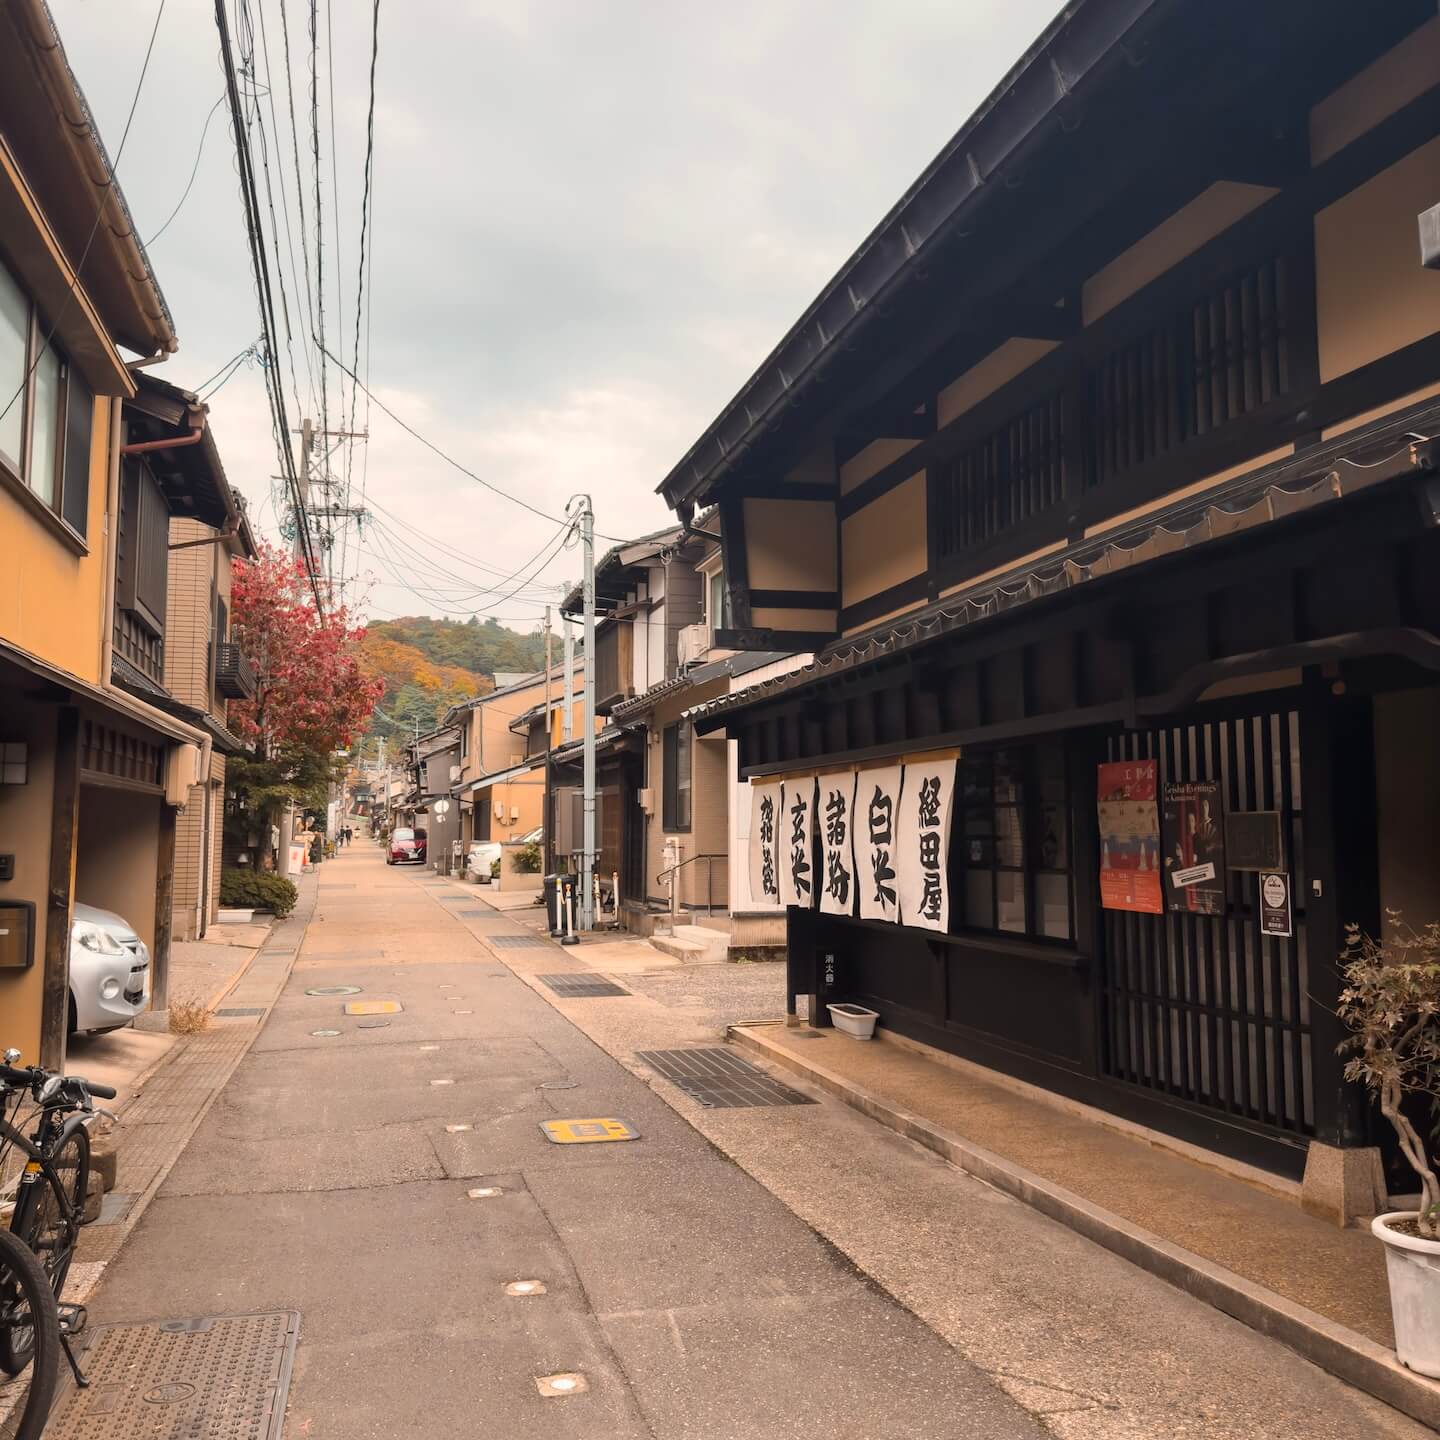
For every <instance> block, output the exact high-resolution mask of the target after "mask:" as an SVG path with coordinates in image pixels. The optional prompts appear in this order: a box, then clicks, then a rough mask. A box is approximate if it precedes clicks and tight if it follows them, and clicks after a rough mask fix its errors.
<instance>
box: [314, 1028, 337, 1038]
mask: <svg viewBox="0 0 1440 1440" xmlns="http://www.w3.org/2000/svg"><path fill="white" fill-rule="evenodd" d="M310 1033H311V1034H312V1035H314V1036H317V1037H318V1038H319V1039H321V1040H333V1039H334V1038H335V1036H337V1035H338V1034H339V1033H340V1032H339V1031H338V1030H312V1031H311V1032H310Z"/></svg>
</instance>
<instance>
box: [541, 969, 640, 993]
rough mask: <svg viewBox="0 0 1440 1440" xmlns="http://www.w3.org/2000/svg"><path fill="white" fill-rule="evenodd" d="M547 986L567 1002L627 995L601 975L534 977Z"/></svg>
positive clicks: (581, 974)
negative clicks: (601, 996) (603, 996)
mask: <svg viewBox="0 0 1440 1440" xmlns="http://www.w3.org/2000/svg"><path fill="white" fill-rule="evenodd" d="M535 978H536V979H537V980H540V981H541V982H542V983H544V984H546V985H548V986H549V987H550V988H551V989H552V990H553V991H554V992H555V993H556V994H557V995H563V996H565V998H566V999H568V1000H589V999H593V998H595V997H596V996H600V995H628V994H629V993H630V992H629V991H628V990H622V989H621V988H620V987H619V986H618V985H617V984H616V983H615V982H614V981H613V980H607V979H606V978H605V977H604V976H603V975H594V974H591V973H589V972H587V971H583V970H582V971H581V972H580V973H579V974H578V975H537V976H536V977H535Z"/></svg>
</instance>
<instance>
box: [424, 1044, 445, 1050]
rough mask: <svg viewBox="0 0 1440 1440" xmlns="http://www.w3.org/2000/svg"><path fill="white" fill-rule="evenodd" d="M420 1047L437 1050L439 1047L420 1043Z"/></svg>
mask: <svg viewBox="0 0 1440 1440" xmlns="http://www.w3.org/2000/svg"><path fill="white" fill-rule="evenodd" d="M420 1048H421V1049H422V1050H438V1049H439V1048H440V1047H439V1046H438V1045H422V1046H421V1047H420Z"/></svg>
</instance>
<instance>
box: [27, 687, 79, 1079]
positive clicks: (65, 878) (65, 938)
mask: <svg viewBox="0 0 1440 1440" xmlns="http://www.w3.org/2000/svg"><path fill="white" fill-rule="evenodd" d="M79 814H80V712H79V711H78V710H77V709H76V708H75V707H74V706H73V705H65V706H62V707H61V708H60V709H59V710H58V711H57V712H56V716H55V779H54V788H53V792H52V798H51V813H50V879H49V885H48V887H47V893H46V905H45V954H44V966H45V970H44V974H43V976H42V980H41V992H40V996H41V998H40V1057H39V1058H40V1063H41V1064H42V1065H44V1066H45V1067H46V1068H47V1069H51V1070H63V1069H64V1068H65V1041H66V1038H67V1035H68V1033H69V1028H70V1025H69V1022H70V911H71V899H72V895H73V892H74V889H75V836H76V830H77V825H78V820H79ZM27 1058H28V1057H27Z"/></svg>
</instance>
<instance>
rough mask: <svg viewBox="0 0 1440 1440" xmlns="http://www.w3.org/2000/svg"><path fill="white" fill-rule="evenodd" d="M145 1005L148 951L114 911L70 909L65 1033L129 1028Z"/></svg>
mask: <svg viewBox="0 0 1440 1440" xmlns="http://www.w3.org/2000/svg"><path fill="white" fill-rule="evenodd" d="M149 999H150V951H149V950H148V949H146V947H145V942H144V941H143V940H142V939H141V938H140V937H139V936H138V935H137V934H136V933H135V931H134V928H133V927H132V926H131V924H130V922H129V921H128V920H125V919H124V918H122V917H121V916H119V915H117V914H116V913H115V912H114V911H113V910H99V909H96V907H95V906H93V905H79V904H77V905H76V906H75V917H74V920H73V921H72V922H71V926H70V1032H71V1034H75V1033H77V1032H86V1031H88V1032H90V1033H92V1034H103V1033H104V1032H105V1031H106V1030H119V1029H120V1028H121V1027H122V1026H125V1025H128V1024H130V1022H131V1021H132V1020H134V1018H135V1017H136V1016H137V1015H138V1014H139V1013H140V1012H141V1011H142V1010H144V1008H145V1005H146V1003H147V1001H148V1000H149Z"/></svg>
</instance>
